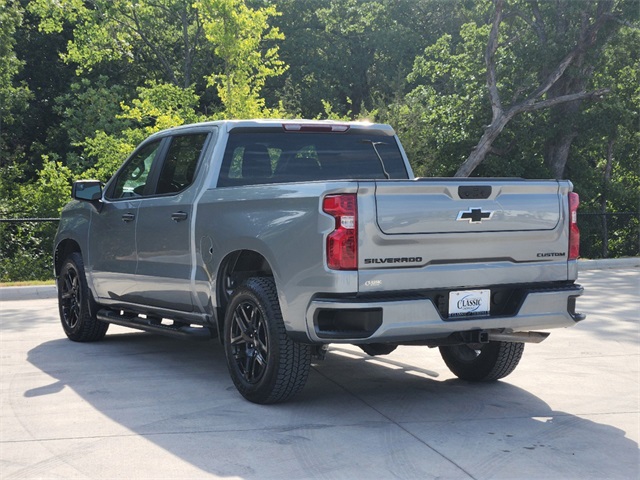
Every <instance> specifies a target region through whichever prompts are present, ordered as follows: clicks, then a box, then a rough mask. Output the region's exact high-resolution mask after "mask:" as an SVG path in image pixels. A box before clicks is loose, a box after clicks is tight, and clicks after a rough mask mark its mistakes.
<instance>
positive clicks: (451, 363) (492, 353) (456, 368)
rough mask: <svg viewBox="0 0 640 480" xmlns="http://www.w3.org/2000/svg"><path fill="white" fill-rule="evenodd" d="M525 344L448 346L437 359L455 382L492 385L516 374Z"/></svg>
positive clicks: (495, 343) (492, 343)
mask: <svg viewBox="0 0 640 480" xmlns="http://www.w3.org/2000/svg"><path fill="white" fill-rule="evenodd" d="M523 352H524V343H517V342H489V343H485V344H481V345H447V346H443V347H440V355H442V359H443V360H444V362H445V363H446V364H447V367H449V370H451V372H452V373H453V374H454V375H456V376H457V377H458V378H461V379H463V380H469V381H472V382H492V381H495V380H499V379H501V378H504V377H506V376H507V375H509V374H510V373H511V372H513V371H514V370H515V368H516V367H517V366H518V363H519V362H520V359H521V358H522V353H523Z"/></svg>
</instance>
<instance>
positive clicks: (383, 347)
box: [358, 343, 398, 357]
mask: <svg viewBox="0 0 640 480" xmlns="http://www.w3.org/2000/svg"><path fill="white" fill-rule="evenodd" d="M358 346H359V347H360V348H361V349H362V351H363V352H364V353H366V354H367V355H370V356H372V357H375V356H376V355H389V354H390V353H391V352H393V351H394V350H395V349H396V348H398V345H394V344H393V343H369V344H367V345H358Z"/></svg>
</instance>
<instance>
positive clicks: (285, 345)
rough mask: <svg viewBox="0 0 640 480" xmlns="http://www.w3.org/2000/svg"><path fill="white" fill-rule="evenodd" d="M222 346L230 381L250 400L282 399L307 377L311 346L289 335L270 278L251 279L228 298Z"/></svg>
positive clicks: (301, 384)
mask: <svg viewBox="0 0 640 480" xmlns="http://www.w3.org/2000/svg"><path fill="white" fill-rule="evenodd" d="M224 350H225V355H226V357H227V365H228V367H229V373H230V374H231V379H232V380H233V383H234V384H235V386H236V388H237V389H238V391H239V392H240V393H241V394H242V396H243V397H244V398H246V399H247V400H249V401H250V402H254V403H261V404H268V403H277V402H284V401H285V400H288V399H289V398H291V397H292V396H293V395H295V394H296V393H298V392H299V391H300V390H302V388H303V387H304V385H305V383H306V381H307V377H308V376H309V368H310V365H311V348H310V346H309V345H305V344H302V343H297V342H294V341H293V340H291V339H290V338H289V336H288V335H287V333H286V330H285V327H284V323H283V321H282V313H281V312H280V304H279V303H278V294H277V290H276V286H275V284H274V282H273V280H272V279H271V278H267V277H260V278H258V277H254V278H250V279H249V280H247V281H246V282H245V283H244V284H243V285H241V286H240V287H239V288H238V289H237V290H236V291H235V292H234V294H233V295H232V296H231V299H230V302H229V305H228V307H227V313H226V315H225V320H224Z"/></svg>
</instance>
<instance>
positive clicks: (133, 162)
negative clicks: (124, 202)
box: [107, 140, 160, 200]
mask: <svg viewBox="0 0 640 480" xmlns="http://www.w3.org/2000/svg"><path fill="white" fill-rule="evenodd" d="M159 148H160V140H158V141H156V142H152V143H149V144H147V145H145V146H144V147H142V148H140V149H139V150H138V151H137V152H135V153H134V154H133V156H132V157H131V158H130V159H129V161H128V162H127V163H126V164H125V166H124V167H123V168H122V170H120V172H119V173H118V177H117V178H116V180H115V185H114V186H113V188H110V189H109V192H108V193H107V198H110V199H114V200H115V199H118V198H131V197H140V196H142V195H143V194H144V193H145V190H146V185H147V179H148V177H149V172H150V171H151V165H152V164H153V161H154V160H155V158H156V155H157V154H158V149H159Z"/></svg>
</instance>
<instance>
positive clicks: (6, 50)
mask: <svg viewBox="0 0 640 480" xmlns="http://www.w3.org/2000/svg"><path fill="white" fill-rule="evenodd" d="M22 15H23V10H22V8H21V7H20V4H19V2H17V1H14V0H0V168H5V167H7V166H9V165H10V164H11V163H12V162H13V161H15V160H16V159H17V157H19V151H16V150H13V149H12V150H13V151H10V147H11V145H10V144H11V143H12V140H11V139H10V134H9V132H7V131H6V128H5V127H6V126H7V125H12V124H14V123H16V122H17V121H19V117H20V115H21V114H22V113H24V111H25V110H26V108H27V102H28V101H29V99H30V97H31V92H30V90H29V88H28V87H27V86H26V85H25V83H24V82H17V81H16V77H17V75H18V73H19V72H20V70H21V69H22V67H23V65H24V62H23V61H22V60H20V59H19V58H18V57H17V56H16V53H15V44H16V38H15V34H16V30H17V29H18V28H19V27H20V25H21V23H22Z"/></svg>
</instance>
